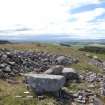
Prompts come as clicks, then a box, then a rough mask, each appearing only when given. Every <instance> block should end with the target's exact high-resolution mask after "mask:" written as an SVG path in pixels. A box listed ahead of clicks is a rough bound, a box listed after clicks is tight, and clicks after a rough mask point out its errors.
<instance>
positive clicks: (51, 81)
mask: <svg viewBox="0 0 105 105" xmlns="http://www.w3.org/2000/svg"><path fill="white" fill-rule="evenodd" d="M24 76H25V77H26V81H27V83H28V84H29V86H30V87H31V88H32V89H33V90H34V91H35V92H36V93H44V92H56V91H58V90H59V89H60V88H62V87H63V85H64V84H65V78H64V76H60V75H48V74H25V75H24Z"/></svg>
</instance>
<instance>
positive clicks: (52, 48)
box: [0, 44, 105, 105]
mask: <svg viewBox="0 0 105 105" xmlns="http://www.w3.org/2000/svg"><path fill="white" fill-rule="evenodd" d="M0 48H7V49H16V50H20V51H38V52H40V51H43V52H49V53H53V54H59V55H65V56H68V57H69V56H71V57H74V58H76V59H78V60H79V62H78V63H76V64H72V65H69V66H68V67H72V68H74V69H75V70H76V71H77V72H78V73H79V74H86V73H88V72H94V73H100V74H103V73H104V71H103V70H102V68H100V67H97V66H96V65H94V64H92V65H89V61H90V60H91V58H92V57H93V56H97V57H98V58H99V59H102V61H105V55H104V54H96V53H89V52H88V53H87V52H84V51H79V48H80V47H76V46H75V47H66V46H60V45H53V44H6V45H0ZM90 56H91V57H90ZM16 80H17V81H18V82H19V83H17V84H11V83H8V82H7V81H4V80H2V79H1V80H0V105H70V102H69V101H67V100H66V101H64V102H62V101H58V100H57V99H56V98H55V97H53V96H52V95H51V94H47V95H45V97H46V98H44V99H41V100H39V99H38V98H37V97H36V96H34V95H33V92H30V93H29V96H34V98H26V96H27V94H24V92H26V91H28V90H27V88H26V85H25V84H24V83H23V82H22V81H23V78H22V77H21V76H18V77H16ZM89 85H91V83H88V82H86V81H82V82H81V83H79V84H78V83H75V82H74V83H69V84H68V86H67V89H68V90H69V92H77V91H79V90H81V89H88V88H89V87H88V86H89ZM96 85H97V86H96V87H95V89H94V88H92V89H91V90H92V91H94V93H96V94H98V93H97V92H98V87H99V86H98V85H99V83H96ZM89 89H90V88H89ZM18 96H22V97H18ZM101 99H104V97H101ZM76 105H77V104H76ZM78 105H81V104H78Z"/></svg>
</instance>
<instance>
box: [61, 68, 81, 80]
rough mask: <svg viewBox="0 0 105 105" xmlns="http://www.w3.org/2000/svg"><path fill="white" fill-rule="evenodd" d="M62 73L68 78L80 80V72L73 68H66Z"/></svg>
mask: <svg viewBox="0 0 105 105" xmlns="http://www.w3.org/2000/svg"><path fill="white" fill-rule="evenodd" d="M62 75H63V76H64V77H65V78H66V80H76V81H79V80H80V78H79V75H78V73H77V72H76V71H75V70H74V69H73V68H64V69H63V71H62Z"/></svg>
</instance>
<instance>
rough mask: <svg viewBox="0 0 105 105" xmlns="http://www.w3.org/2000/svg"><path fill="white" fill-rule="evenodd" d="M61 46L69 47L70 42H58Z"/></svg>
mask: <svg viewBox="0 0 105 105" xmlns="http://www.w3.org/2000/svg"><path fill="white" fill-rule="evenodd" d="M60 45H61V46H66V47H71V45H70V44H67V43H60Z"/></svg>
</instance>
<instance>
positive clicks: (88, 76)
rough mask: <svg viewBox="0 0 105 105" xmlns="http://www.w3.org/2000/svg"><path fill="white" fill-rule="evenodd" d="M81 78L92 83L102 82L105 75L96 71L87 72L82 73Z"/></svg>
mask: <svg viewBox="0 0 105 105" xmlns="http://www.w3.org/2000/svg"><path fill="white" fill-rule="evenodd" d="M80 78H81V80H85V81H87V82H90V83H94V82H101V81H103V80H104V76H103V75H102V74H100V73H95V72H88V73H85V74H81V75H80Z"/></svg>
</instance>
